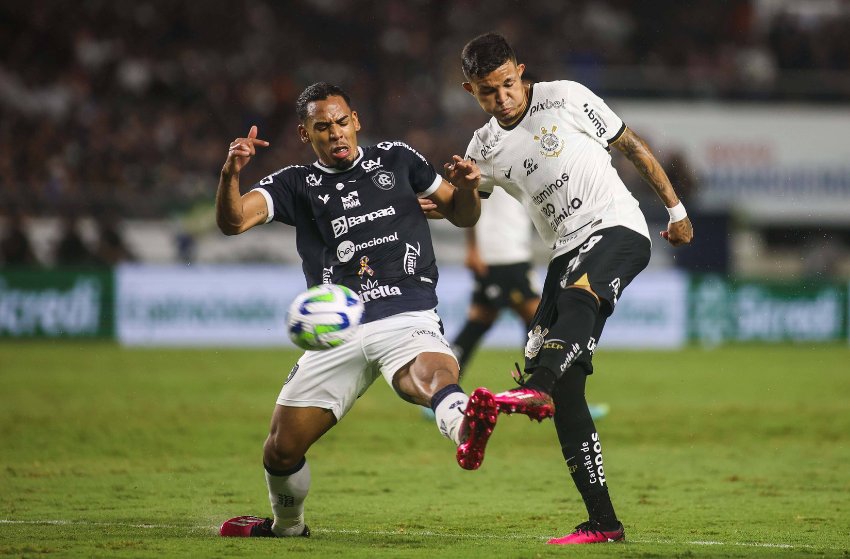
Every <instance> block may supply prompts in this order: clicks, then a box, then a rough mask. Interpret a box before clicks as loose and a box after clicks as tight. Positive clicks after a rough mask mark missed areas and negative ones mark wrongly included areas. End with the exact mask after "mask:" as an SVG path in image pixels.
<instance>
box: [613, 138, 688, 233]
mask: <svg viewBox="0 0 850 559" xmlns="http://www.w3.org/2000/svg"><path fill="white" fill-rule="evenodd" d="M612 145H613V146H614V147H616V148H617V149H618V150H620V151H621V152H622V153H623V155H625V156H626V157H627V158H628V159H629V161H631V162H632V164H633V165H634V166H635V169H637V171H638V173H640V176H641V177H643V180H644V181H646V183H647V184H649V186H651V187H652V189H653V190H654V191H655V193H656V194H657V195H658V197H659V198H661V201H662V202H664V205H665V206H666V207H667V210H668V212H669V213H670V222H669V223H668V224H667V231H662V232H661V236H662V237H664V238H665V239H667V240H668V241H669V242H670V244H671V245H673V246H679V245H683V244H687V243H690V242H691V239H693V236H694V230H693V226H692V225H691V220H690V219H688V216H687V214H686V213H685V208H684V206H683V205H682V204H681V201H680V200H679V197H678V196H677V195H676V191H675V190H674V189H673V185H672V184H670V179H669V178H667V173H665V172H664V169H663V168H662V167H661V164H660V163H659V162H658V160H657V159H656V158H655V156H654V155H653V154H652V150H651V149H650V148H649V145H648V144H647V143H646V142H645V141H644V140H643V138H641V137H640V136H638V135H637V134H635V133H634V131H632V130H631V129H630V128H628V127H627V128H626V130H625V131H624V132H623V134H622V135H621V136H620V137H619V138H618V139H617V140H616V141H615V142H614V143H613V144H612Z"/></svg>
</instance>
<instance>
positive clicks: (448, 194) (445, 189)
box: [429, 155, 481, 227]
mask: <svg viewBox="0 0 850 559" xmlns="http://www.w3.org/2000/svg"><path fill="white" fill-rule="evenodd" d="M445 170H446V177H447V179H448V180H445V179H444V180H443V183H442V184H441V185H440V187H439V188H438V189H437V190H436V191H435V192H434V193H433V194H431V195H430V196H429V198H430V199H431V200H432V201H433V202H434V204H435V205H436V211H437V212H438V213H439V214H440V215H442V216H443V217H445V218H446V219H448V220H449V221H450V222H451V223H452V224H453V225H456V226H458V227H472V226H473V225H475V224H476V223H477V222H478V218H479V216H480V215H481V198H480V197H479V196H478V183H479V181H480V180H481V171H480V170H479V169H478V165H476V164H475V162H474V161H472V160H471V159H461V158H460V157H459V156H457V155H455V156H454V157H453V162H452V163H447V164H446V165H445Z"/></svg>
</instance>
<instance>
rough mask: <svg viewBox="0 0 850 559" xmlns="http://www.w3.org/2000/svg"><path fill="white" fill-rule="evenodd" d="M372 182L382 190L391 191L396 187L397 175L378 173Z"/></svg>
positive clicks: (387, 172)
mask: <svg viewBox="0 0 850 559" xmlns="http://www.w3.org/2000/svg"><path fill="white" fill-rule="evenodd" d="M372 182H373V183H375V186H377V187H378V188H380V189H381V190H391V189H392V187H394V186H395V175H394V174H392V172H391V171H378V172H377V173H375V174H374V175H372Z"/></svg>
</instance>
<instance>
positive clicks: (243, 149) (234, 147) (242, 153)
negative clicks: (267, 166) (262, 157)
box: [221, 126, 269, 176]
mask: <svg viewBox="0 0 850 559" xmlns="http://www.w3.org/2000/svg"><path fill="white" fill-rule="evenodd" d="M255 146H260V147H268V146H269V143H268V142H267V141H265V140H260V139H259V138H257V127H256V126H252V127H251V129H250V130H249V131H248V136H247V137H246V138H236V139H235V140H233V141H232V142H230V149H229V150H228V151H227V159H226V160H225V161H224V167H222V169H221V172H222V174H224V175H228V176H232V175H238V174H239V172H240V171H241V170H242V169H243V168H244V167H245V165H247V164H248V162H249V161H250V160H251V157H253V156H254V154H255V153H256V149H255Z"/></svg>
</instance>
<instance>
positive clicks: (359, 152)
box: [313, 146, 363, 174]
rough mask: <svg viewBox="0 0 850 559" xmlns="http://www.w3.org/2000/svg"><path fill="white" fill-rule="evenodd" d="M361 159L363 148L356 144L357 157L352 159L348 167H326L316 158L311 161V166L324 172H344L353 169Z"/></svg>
mask: <svg viewBox="0 0 850 559" xmlns="http://www.w3.org/2000/svg"><path fill="white" fill-rule="evenodd" d="M361 159H363V148H361V147H360V146H357V159H355V160H354V161H352V163H351V167H349V168H348V169H334V168H333V167H327V166H325V165H322V162H321V161H319V160H318V159H317V160H316V161H314V162H313V167H316V168H317V169H319V170H320V171H324V172H325V173H330V174H336V173H345V172H347V171H350V170H351V169H353V168H354V167H355V166H356V165H357V163H359V162H360V160H361Z"/></svg>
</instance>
